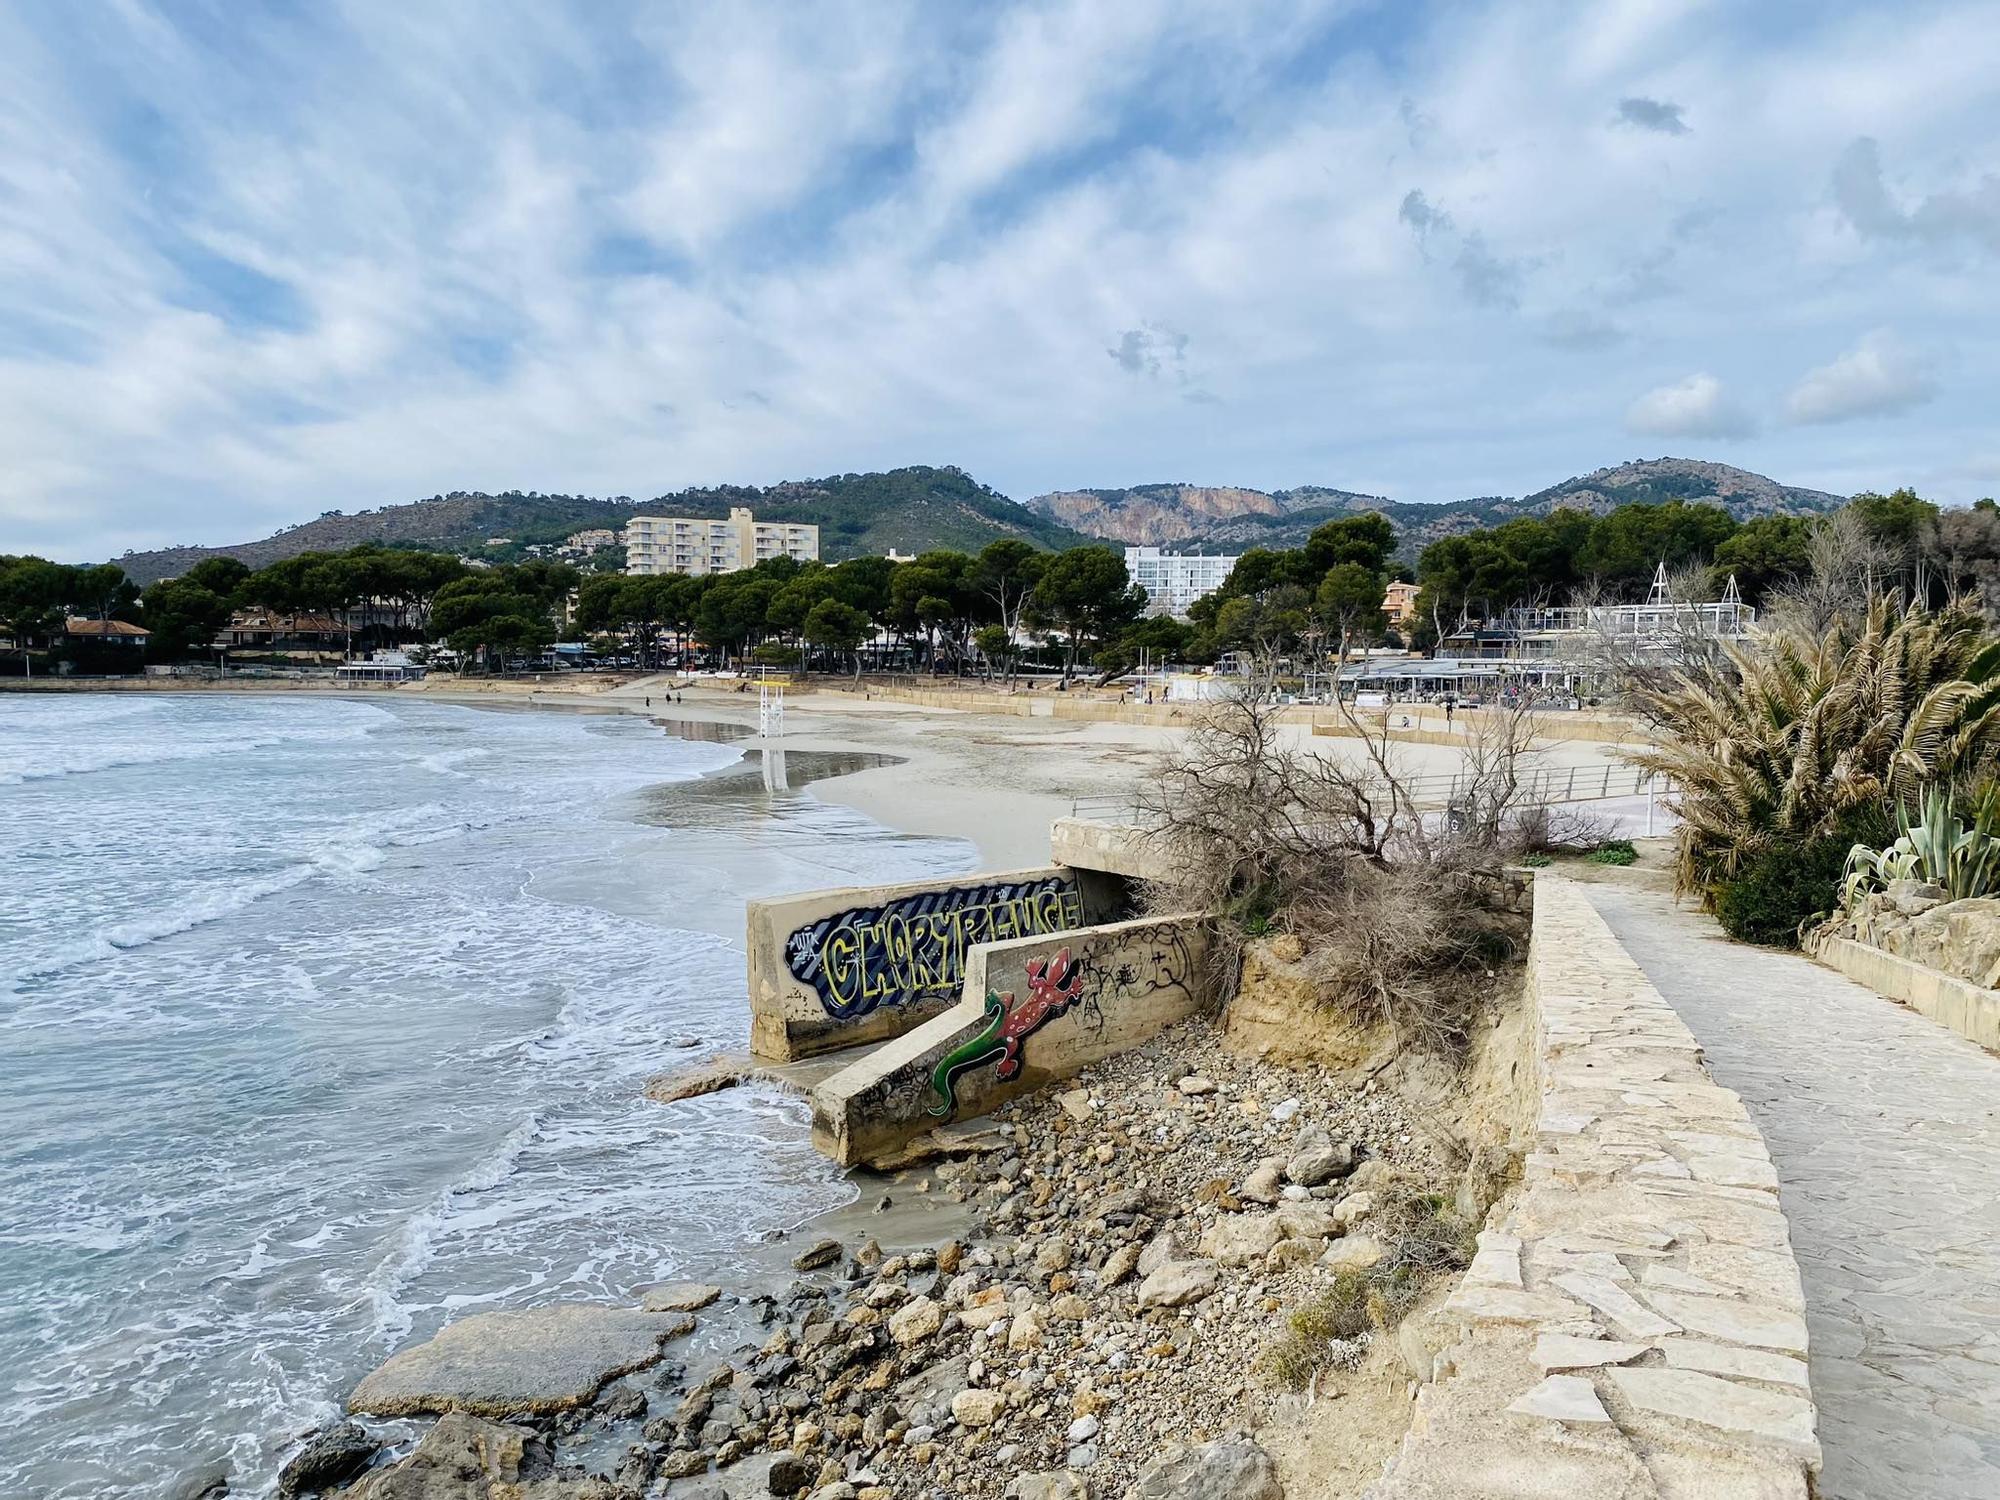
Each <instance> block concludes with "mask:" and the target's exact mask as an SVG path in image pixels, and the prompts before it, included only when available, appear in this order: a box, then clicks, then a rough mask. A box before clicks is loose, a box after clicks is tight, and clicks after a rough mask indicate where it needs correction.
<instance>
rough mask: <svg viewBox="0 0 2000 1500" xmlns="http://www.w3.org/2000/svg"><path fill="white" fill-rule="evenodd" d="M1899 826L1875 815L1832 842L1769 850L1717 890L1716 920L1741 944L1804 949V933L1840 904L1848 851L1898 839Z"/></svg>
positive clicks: (1861, 817)
mask: <svg viewBox="0 0 2000 1500" xmlns="http://www.w3.org/2000/svg"><path fill="white" fill-rule="evenodd" d="M1895 826H1896V824H1895V820H1894V818H1893V817H1892V816H1891V815H1890V814H1888V813H1887V812H1884V811H1882V810H1879V809H1875V810H1870V811H1867V812H1862V813H1858V814H1856V815H1854V816H1852V817H1850V818H1848V819H1846V820H1845V821H1844V822H1843V823H1842V825H1841V826H1840V828H1839V829H1838V830H1837V831H1836V832H1834V833H1832V834H1830V835H1828V836H1827V837H1826V838H1823V839H1814V840H1813V841H1812V842H1810V843H1806V844H1779V845H1775V846H1773V847H1771V848H1769V849H1766V850H1765V851H1764V852H1763V853H1762V854H1759V855H1758V856H1756V857H1755V858H1754V859H1752V860H1750V861H1748V862H1747V863H1746V864H1745V865H1744V866H1743V868H1742V870H1741V872H1740V873H1739V874H1738V875H1737V877H1736V878H1735V879H1734V880H1725V881H1723V882H1722V884H1721V885H1719V886H1717V887H1716V889H1715V915H1716V920H1718V921H1719V922H1721V923H1722V930H1723V931H1724V932H1726V933H1728V934H1729V935H1730V936H1731V937H1733V938H1736V939H1738V940H1739V941H1741V942H1745V943H1758V944H1761V945H1762V946H1764V947H1766V948H1796V947H1798V945H1799V929H1800V928H1801V927H1804V926H1806V925H1809V924H1810V923H1813V922H1816V921H1818V920H1819V919H1821V918H1822V917H1825V916H1827V915H1829V914H1830V913H1831V912H1832V911H1833V910H1834V909H1835V907H1837V906H1838V905H1839V904H1840V883H1841V877H1842V874H1843V872H1844V871H1845V869H1846V867H1847V854H1848V851H1849V850H1850V849H1852V848H1853V847H1854V846H1855V845H1856V844H1858V843H1859V844H1870V845H1875V846H1877V847H1879V846H1880V845H1881V844H1883V843H1886V842H1888V841H1889V839H1891V838H1893V837H1894V836H1895V834H1894V830H1895ZM1885 835H1886V836H1885Z"/></svg>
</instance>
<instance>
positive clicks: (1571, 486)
mask: <svg viewBox="0 0 2000 1500" xmlns="http://www.w3.org/2000/svg"><path fill="white" fill-rule="evenodd" d="M1664 500H1687V501H1704V502H1707V503H1709V504H1714V505H1719V506H1721V507H1722V508H1723V509H1725V510H1727V511H1728V512H1729V513H1730V514H1731V515H1732V516H1734V517H1736V519H1738V520H1739V521H1746V520H1750V519H1752V518H1753V517H1756V516H1769V515H1812V514H1817V513H1819V512H1821V511H1826V510H1832V509H1834V508H1835V507H1837V506H1839V505H1841V504H1842V503H1844V502H1843V497H1842V496H1839V495H1830V494H1827V493H1826V492H1824V491H1822V490H1808V489H1799V488H1796V487H1794V486H1790V485H1782V484H1779V483H1778V482H1777V481H1775V480H1772V479H1767V478H1765V477H1764V476H1763V475H1761V474H1752V473H1750V472H1749V471H1747V470H1744V469H1734V468H1731V467H1730V466H1729V465H1727V464H1713V463H1704V462H1702V461H1700V460H1698V459H1683V458H1655V459H1642V460H1635V461H1634V462H1632V463H1626V464H1619V465H1617V466H1616V467H1613V468H1608V469H1599V470H1597V471H1596V472H1595V473H1592V474H1585V475H1583V476H1581V477H1579V478H1576V479H1567V480H1564V481H1563V482H1562V483H1561V484H1557V485H1552V486H1550V487H1549V488H1548V489H1545V490H1538V491H1536V492H1535V493H1534V494H1532V495H1527V496H1523V497H1521V498H1519V499H1515V498H1512V497H1509V496H1500V495H1487V496H1481V497H1479V498H1476V499H1470V500H1452V501H1446V502H1443V503H1439V504H1415V503H1411V502H1409V501H1399V500H1390V499H1388V498H1386V497H1384V496H1381V495H1365V494H1358V493H1356V492H1354V491H1352V490H1336V489H1326V488H1322V487H1320V486H1317V485H1303V486H1301V487H1299V488H1297V489H1290V490H1272V491H1264V490H1252V489H1239V488H1228V487H1209V486H1202V485H1191V484H1150V485H1138V486H1135V487H1133V488H1131V489H1123V490H1059V491H1056V492H1055V493H1053V494H1048V495H1037V496H1036V497H1035V498H1034V499H1032V500H1030V501H1029V502H1028V508H1029V509H1030V510H1033V511H1037V512H1039V513H1040V514H1042V515H1044V516H1048V517H1049V518H1051V519H1053V520H1059V521H1061V522H1062V523H1063V524H1064V525H1066V526H1073V527H1075V528H1076V529H1077V530H1078V531H1083V532H1087V533H1089V534H1090V535H1091V536H1097V537H1103V538H1105V539H1106V540H1109V541H1118V542H1126V543H1133V544H1146V545H1161V544H1168V543H1178V542H1199V543H1202V544H1204V545H1210V546H1228V547H1296V546H1297V545H1299V543H1301V542H1303V541H1304V540H1305V538H1306V537H1307V536H1308V535H1310V534H1311V532H1312V529H1313V528H1314V527H1315V526H1318V525H1320V524H1322V523H1323V522H1326V521H1332V520H1338V519H1340V518H1341V517H1342V516H1351V515H1359V514H1362V513H1364V512H1367V511H1376V512H1379V513H1381V514H1382V515H1385V516H1387V517H1388V518H1389V519H1390V520H1391V521H1393V522H1394V523H1395V525H1396V531H1397V535H1398V537H1399V541H1400V544H1399V546H1398V548H1397V550H1398V551H1399V552H1400V553H1402V554H1404V555H1405V556H1408V557H1412V558H1413V557H1414V556H1415V555H1416V554H1417V553H1418V552H1420V551H1422V550H1423V548H1424V547H1426V546H1428V545H1429V544H1430V543H1431V542H1434V541H1436V540H1438V538H1440V537H1445V536H1452V535H1455V534H1457V533H1459V532H1466V531H1476V530H1478V529H1479V528H1481V527H1485V526H1497V525H1498V524H1500V523H1501V522H1502V521H1508V520H1511V519H1513V518H1514V517H1516V516H1533V515H1546V514H1547V513H1548V512H1550V511H1552V510H1556V509H1559V508H1562V507H1574V508H1577V509H1582V510H1589V511H1591V512H1593V513H1596V514H1602V513H1603V512H1605V511H1608V510H1613V509H1615V508H1617V507H1618V506H1620V505H1632V504H1638V503H1642V502H1653V503H1657V502H1659V501H1664Z"/></svg>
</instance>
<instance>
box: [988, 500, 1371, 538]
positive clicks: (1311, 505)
mask: <svg viewBox="0 0 2000 1500" xmlns="http://www.w3.org/2000/svg"><path fill="white" fill-rule="evenodd" d="M1388 504H1389V502H1388V501H1386V500H1384V499H1383V498H1382V497H1381V496H1380V495H1357V494H1355V493H1353V492H1352V491H1349V490H1326V489H1318V488H1311V487H1309V488H1305V489H1298V490H1279V491H1276V492H1275V493H1267V492H1266V491H1264V490H1252V489H1243V488H1240V487H1238V486H1235V485H1206V484H1141V485H1135V486H1133V487H1132V488H1130V489H1123V490H1058V491H1056V492H1055V493H1054V494H1049V495H1037V496H1036V497H1035V498H1034V499H1032V500H1030V501H1029V502H1028V508H1029V509H1030V510H1033V511H1037V512H1039V513H1041V514H1042V515H1045V516H1048V517H1049V518H1051V519H1052V520H1056V521H1060V522H1062V524H1063V525H1065V526H1068V527H1070V528H1071V529H1072V530H1075V531H1081V532H1084V533H1086V534H1088V535H1090V536H1096V537H1103V538H1104V539H1105V540H1106V541H1114V542H1124V543H1126V544H1127V545H1129V546H1144V547H1153V546H1158V545H1160V544H1162V543H1165V542H1181V541H1189V540H1192V539H1195V538H1200V539H1203V540H1216V541H1229V540H1239V539H1242V538H1245V537H1248V538H1253V539H1261V538H1263V537H1264V536H1265V535H1267V534H1268V533H1270V532H1271V531H1272V529H1273V528H1283V527H1284V525H1285V523H1286V520H1287V519H1288V518H1289V517H1291V516H1293V515H1296V514H1302V513H1306V512H1317V511H1322V510H1327V509H1337V510H1342V511H1345V512H1347V513H1358V512H1360V511H1364V510H1377V509H1381V508H1382V507H1384V506H1386V505H1388Z"/></svg>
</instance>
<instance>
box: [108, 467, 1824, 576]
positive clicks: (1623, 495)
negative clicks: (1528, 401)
mask: <svg viewBox="0 0 2000 1500" xmlns="http://www.w3.org/2000/svg"><path fill="white" fill-rule="evenodd" d="M1663 500H1686V501H1705V502H1707V503H1710V504H1714V505H1719V506H1721V507H1722V508H1723V509H1725V510H1727V511H1728V512H1729V513H1730V515H1732V516H1734V517H1735V518H1736V519H1737V520H1739V521H1747V520H1751V519H1753V518H1755V517H1757V516H1771V515H1816V514H1819V513H1821V512H1824V511H1828V510H1832V509H1835V508H1836V507H1838V506H1840V505H1842V504H1844V503H1845V499H1844V497H1842V496H1839V495H1831V494H1828V493H1826V492H1825V491H1823V490H1809V489H1800V488H1797V487H1795V486H1791V485H1782V484H1779V483H1778V482H1777V481H1775V480H1772V479H1767V478H1765V477H1764V476H1763V475H1761V474H1752V473H1750V472H1749V471H1747V470H1744V469H1735V468H1731V467H1730V466H1729V465H1727V464H1715V463H1704V462H1702V461H1700V460H1696V459H1681V458H1657V459H1642V460H1635V461H1634V462H1631V463H1625V464H1619V465H1617V466H1615V467H1613V468H1608V469H1599V470H1597V471H1596V472H1595V473H1591V474H1585V475H1582V476H1580V477H1578V478H1575V479H1567V480H1564V481H1563V482H1562V483H1561V484H1557V485H1552V486H1550V487H1549V488H1548V489H1545V490H1538V491H1536V492H1535V493H1534V494H1532V495H1525V496H1522V497H1521V498H1519V499H1514V498H1509V497H1502V496H1485V497H1482V498H1478V499H1472V500H1452V501H1444V502H1440V503H1417V502H1411V501H1403V500H1391V499H1389V498H1387V497H1386V496H1382V495H1366V494H1361V493H1358V492H1356V491H1353V490H1340V489H1328V488H1324V487H1321V486H1318V485H1302V486H1300V487H1299V488H1297V489H1289V490H1268V491H1267V490H1257V489H1247V488H1241V487H1236V486H1228V485H1195V484H1146V485H1135V486H1133V487H1131V488H1128V489H1102V490H1100V489H1078V490H1057V491H1054V492H1052V493H1050V494H1046V495H1037V496H1035V497H1034V498H1033V499H1031V500H1029V501H1028V502H1027V503H1026V504H1021V503H1018V502H1016V501H1014V500H1011V499H1009V498H1008V497H1007V496H1005V495H1003V494H1001V493H1000V492H999V491H998V490H995V489H993V488H991V487H990V486H988V485H984V484H981V483H979V481H977V480H976V479H974V478H972V476H971V475H969V474H967V473H966V472H965V471H964V470H962V469H958V468H953V467H949V466H946V467H942V468H929V467H921V466H919V467H911V468H904V469H892V470H890V471H888V472H887V473H869V474H836V475H829V476H828V477H826V478H824V479H805V480H795V481H791V482H787V483H783V484H774V485H767V486H764V487H762V488H759V487H755V486H747V485H717V486H709V487H703V488H695V489H686V490H680V491H678V492H676V493H673V494H668V495H661V496H659V497H657V498H655V499H653V500H648V501H643V502H641V501H635V500H632V499H630V498H629V497H626V496H619V497H617V498H615V499H594V498H591V497H589V496H584V495H544V494H539V493H527V494H524V493H522V492H520V491H517V490H509V491H507V492H505V493H503V494H498V495H488V494H478V493H463V492H459V493H453V494H449V495H434V496H432V497H431V498H430V499H428V500H418V501H415V502H413V503H410V504H407V505H385V506H382V507H381V508H379V509H376V510H364V511H358V512H355V513H353V514H351V515H350V514H346V513H343V512H341V511H328V512H327V513H326V514H324V515H322V516H320V517H318V518H317V519H316V520H312V521H307V522H304V523H302V524H300V525H297V526H292V527H288V528H286V529H285V530H283V531H280V532H277V533H276V534H275V535H272V536H268V537H264V538H262V539H260V540H256V541H249V542H239V543H236V544H234V545H231V546H222V547H169V548H163V549H160V550H157V551H152V552H128V553H126V554H125V556H123V557H121V558H119V559H117V561H118V562H119V563H120V565H121V566H123V567H124V569H125V571H126V572H127V573H128V574H129V575H130V576H131V577H132V578H133V579H135V580H136V581H138V582H139V583H142V584H144V583H150V582H152V581H153V580H154V579H157V578H169V577H172V576H174V575H175V574H178V573H181V572H184V571H186V570H187V569H188V568H190V567H192V566H194V564H196V563H197V562H199V561H201V560H202V559H203V558H204V557H217V556H229V557H235V558H239V559H241V560H242V561H243V562H245V563H247V564H248V565H249V566H251V567H253V568H259V567H264V566H266V565H267V564H269V563H273V562H276V561H278V560H280V559H281V558H286V557H292V556H296V555H297V554H298V553H301V552H311V551H340V550H343V549H345V548H348V547H353V546H357V545H359V544H360V543H363V542H378V543H381V544H383V545H385V546H396V547H415V548H420V549H423V550H426V551H444V552H456V553H460V554H462V555H465V556H471V557H483V558H487V559H489V560H493V561H506V560H510V559H512V558H515V557H518V556H520V555H522V554H523V552H524V550H525V548H527V547H528V546H531V545H535V544H542V543H550V542H559V541H561V540H562V539H563V538H564V537H566V536H568V535H570V534H571V533H572V532H575V531H580V530H584V529H588V528H598V527H610V528H615V527H619V526H622V525H624V524H625V522H626V521H627V520H629V519H630V518H631V517H633V516H635V515H675V516H699V517H718V518H719V517H721V516H724V515H726V514H728V512H729V508H730V507H731V506H738V505H740V506H747V507H749V508H750V509H751V510H753V511H754V512H756V514H757V515H758V517H759V518H760V519H767V520H773V521H796V522H804V523H808V524H811V525H816V526H818V527H819V528H820V552H821V555H822V556H824V557H825V558H826V559H827V560H828V561H829V562H838V561H841V560H842V559H844V558H849V557H862V556H869V555H880V554H882V553H885V552H887V551H889V550H890V549H892V548H893V549H894V550H896V551H898V552H904V553H911V552H922V551H924V550H926V549H927V548H932V547H950V548H954V549H957V550H960V551H976V550H978V549H979V548H980V547H983V546H985V545H986V544H987V543H988V542H991V541H995V540H997V539H999V538H1001V537H1018V538H1020V539H1021V540H1023V541H1026V542H1032V543H1034V544H1035V545H1037V546H1041V547H1051V548H1063V547H1073V546H1078V545H1080V544H1082V543H1084V542H1088V541H1092V540H1104V541H1108V542H1113V543H1122V544H1128V545H1149V546H1167V547H1171V548H1175V549H1179V550H1185V549H1190V548H1193V547H1197V546H1199V547H1204V548H1207V549H1209V550H1227V551H1241V550H1243V549H1244V548H1247V547H1255V546H1261V547H1295V546H1297V545H1299V544H1300V543H1301V542H1303V541H1304V540H1305V539H1306V537H1307V536H1308V535H1309V534H1310V533H1311V532H1312V529H1313V528H1314V527H1315V526H1318V525H1320V524H1321V523H1323V522H1326V521H1330V520H1339V519H1340V518H1341V517H1343V516H1354V515H1361V514H1365V513H1367V512H1369V511H1377V512H1380V513H1381V514H1382V515H1385V516H1387V517H1388V518H1389V519H1390V520H1391V521H1392V522H1394V523H1395V526H1396V532H1397V539H1398V545H1397V551H1398V553H1399V554H1400V555H1402V556H1404V557H1405V558H1408V559H1410V560H1414V559H1415V557H1416V555H1417V554H1418V553H1419V552H1421V551H1422V550H1423V549H1424V547H1426V546H1428V545H1429V544H1430V543H1431V542H1434V541H1436V540H1437V539H1438V538H1440V537H1444V536H1451V535H1454V534H1457V533H1460V532H1466V531H1475V530H1478V529H1480V528H1481V527H1486V526H1494V525H1498V524H1499V523H1500V522H1502V521H1507V520H1511V519H1513V518H1514V517H1516V516H1534V515H1546V514H1547V513H1548V512H1550V511H1552V510H1555V509H1558V508H1560V507H1565V506H1567V507H1573V508H1577V509H1583V510H1588V511H1591V512H1593V513H1595V514H1603V513H1604V512H1605V511H1609V510H1614V509H1616V508H1617V507H1618V506H1621V505H1631V504H1635V503H1641V502H1658V501H1663Z"/></svg>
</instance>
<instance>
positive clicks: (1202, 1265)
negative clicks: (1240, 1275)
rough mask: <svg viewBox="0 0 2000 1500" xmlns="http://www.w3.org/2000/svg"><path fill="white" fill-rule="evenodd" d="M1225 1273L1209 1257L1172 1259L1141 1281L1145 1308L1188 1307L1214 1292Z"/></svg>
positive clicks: (1140, 1296)
mask: <svg viewBox="0 0 2000 1500" xmlns="http://www.w3.org/2000/svg"><path fill="white" fill-rule="evenodd" d="M1221 1284H1222V1273H1221V1272H1220V1271H1218V1270H1216V1268H1215V1262H1214V1261H1209V1260H1170V1261H1168V1262H1167V1263H1166V1264H1165V1265H1163V1266H1161V1267H1160V1268H1159V1269H1158V1270H1157V1271H1155V1272H1153V1274H1152V1275H1150V1276H1148V1277H1147V1278H1146V1279H1145V1280H1144V1281H1143V1282H1141V1283H1140V1284H1139V1305H1140V1306H1141V1307H1186V1306H1187V1305H1188V1304H1189V1303H1190V1302H1199V1301H1201V1299H1202V1298H1204V1297H1207V1296H1211V1295H1213V1294H1214V1292H1215V1289H1216V1288H1217V1287H1218V1286H1220V1285H1221Z"/></svg>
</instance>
